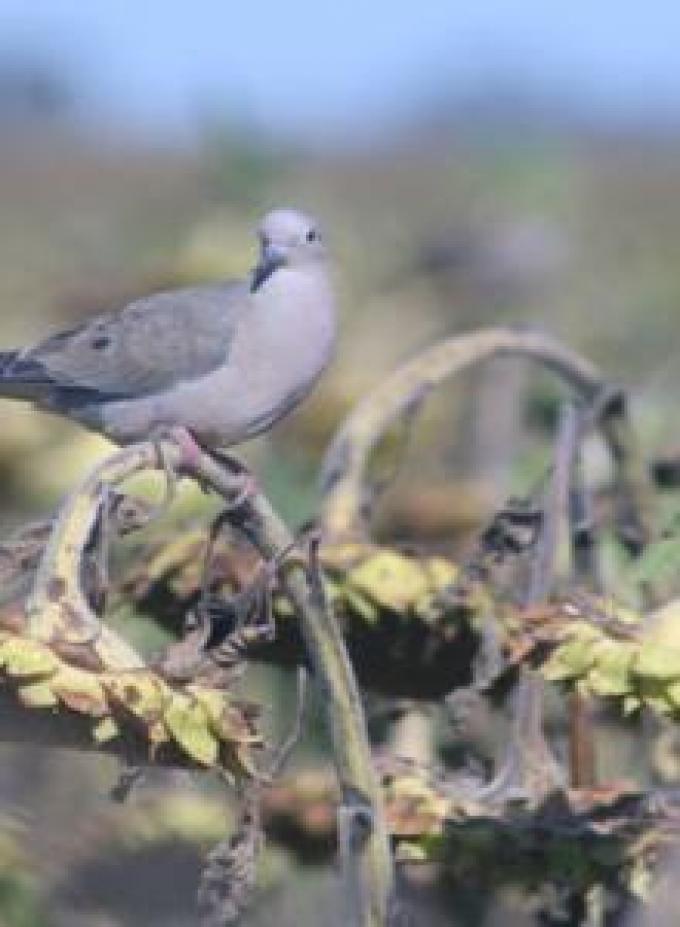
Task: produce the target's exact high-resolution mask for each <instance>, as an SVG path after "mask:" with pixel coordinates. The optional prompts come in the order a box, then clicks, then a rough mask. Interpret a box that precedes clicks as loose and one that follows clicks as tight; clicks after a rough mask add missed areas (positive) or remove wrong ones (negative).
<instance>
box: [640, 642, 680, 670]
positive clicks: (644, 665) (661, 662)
mask: <svg viewBox="0 0 680 927" xmlns="http://www.w3.org/2000/svg"><path fill="white" fill-rule="evenodd" d="M633 671H634V672H635V674H636V675H638V676H644V677H646V678H648V679H680V648H677V647H669V646H667V645H665V644H661V643H656V641H650V640H647V641H643V643H642V645H641V647H640V650H639V651H638V655H637V657H636V659H635V661H634V663H633Z"/></svg>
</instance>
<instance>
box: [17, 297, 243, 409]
mask: <svg viewBox="0 0 680 927" xmlns="http://www.w3.org/2000/svg"><path fill="white" fill-rule="evenodd" d="M247 308H248V289H247V286H246V285H245V284H240V283H232V284H223V285H221V286H206V287H192V288H187V289H182V290H172V291H168V292H165V293H156V294H154V295H152V296H148V297H145V298H143V299H139V300H136V301H135V302H133V303H130V304H129V305H128V306H126V307H125V309H123V310H122V311H121V312H118V313H114V314H110V315H103V316H98V317H95V318H93V319H91V320H90V321H88V322H85V323H84V324H83V325H81V326H79V327H78V328H75V329H72V330H71V331H67V332H62V333H60V334H57V335H54V336H53V337H51V338H48V339H47V340H46V341H43V342H41V343H39V344H38V345H36V346H35V347H33V348H29V349H27V350H25V351H22V352H19V353H18V354H16V355H15V357H14V359H13V361H12V362H11V364H9V365H8V366H7V367H6V368H5V369H4V371H3V378H4V379H7V378H9V379H10V380H13V381H14V382H20V381H24V382H26V383H30V384H32V386H33V388H34V389H36V390H37V392H39V390H40V386H41V385H44V387H45V389H46V390H50V389H52V390H54V389H55V388H56V389H57V390H59V389H63V390H65V391H83V392H84V393H85V394H87V393H91V394H92V396H91V398H93V399H96V396H97V394H99V395H100V396H101V397H102V398H104V397H107V398H132V397H135V396H142V395H148V394H149V393H155V392H162V391H164V390H166V389H170V388H172V387H173V386H175V385H177V383H179V382H181V381H184V380H192V379H195V378H197V377H201V376H203V375H205V374H207V373H209V372H210V371H212V370H214V369H216V368H217V367H219V366H221V365H222V364H224V363H225V362H226V359H227V356H228V353H229V346H230V343H231V340H232V338H233V336H234V331H235V329H236V326H237V325H238V322H239V319H240V318H241V316H242V314H243V313H244V311H246V310H247Z"/></svg>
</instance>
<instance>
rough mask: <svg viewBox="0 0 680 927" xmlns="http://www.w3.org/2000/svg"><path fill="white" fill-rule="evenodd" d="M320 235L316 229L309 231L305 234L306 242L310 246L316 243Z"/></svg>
mask: <svg viewBox="0 0 680 927" xmlns="http://www.w3.org/2000/svg"><path fill="white" fill-rule="evenodd" d="M319 238H320V235H319V233H318V231H317V230H316V229H310V230H309V231H308V232H307V241H308V242H309V243H310V244H311V243H312V242H313V241H318V240H319Z"/></svg>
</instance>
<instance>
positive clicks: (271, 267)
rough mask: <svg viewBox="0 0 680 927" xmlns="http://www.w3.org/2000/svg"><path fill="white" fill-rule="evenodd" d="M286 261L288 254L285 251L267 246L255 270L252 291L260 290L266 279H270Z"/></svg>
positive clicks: (251, 284)
mask: <svg viewBox="0 0 680 927" xmlns="http://www.w3.org/2000/svg"><path fill="white" fill-rule="evenodd" d="M285 263H286V254H285V252H284V251H281V250H280V249H278V248H273V247H271V246H270V247H268V248H265V249H264V251H263V252H262V257H261V258H260V263H259V264H258V265H257V267H256V268H255V270H254V271H253V276H252V279H251V282H250V292H251V293H254V292H255V291H256V290H258V289H259V288H260V287H261V286H262V284H263V283H264V282H265V280H268V279H269V277H271V275H272V274H273V273H274V271H275V270H278V269H279V267H283V266H284V264H285Z"/></svg>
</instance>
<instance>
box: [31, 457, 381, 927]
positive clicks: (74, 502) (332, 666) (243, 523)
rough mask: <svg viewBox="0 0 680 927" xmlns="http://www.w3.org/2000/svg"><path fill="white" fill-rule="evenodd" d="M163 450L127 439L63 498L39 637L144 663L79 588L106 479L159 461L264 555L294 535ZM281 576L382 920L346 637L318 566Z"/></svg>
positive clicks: (216, 470)
mask: <svg viewBox="0 0 680 927" xmlns="http://www.w3.org/2000/svg"><path fill="white" fill-rule="evenodd" d="M162 452H163V453H162V454H161V455H159V454H158V448H157V447H155V446H154V445H153V444H151V443H144V444H138V445H132V446H129V447H127V448H125V449H124V450H121V451H119V452H118V453H116V454H114V455H113V456H112V457H111V458H109V459H108V460H106V461H105V462H104V463H102V464H101V465H99V466H98V467H97V468H96V469H95V471H94V472H93V473H92V475H91V476H90V477H89V478H88V479H87V480H86V481H85V483H84V484H83V485H82V487H80V488H79V489H78V490H76V491H75V492H74V493H73V494H72V495H71V496H70V497H69V498H68V499H67V501H66V503H65V505H64V506H63V508H62V510H61V512H60V514H59V517H58V519H57V521H56V524H55V526H54V530H53V533H52V535H51V537H50V541H49V543H48V545H47V548H46V550H45V553H44V556H43V560H42V563H41V566H40V569H39V571H38V575H37V579H36V584H35V588H34V591H33V594H32V595H31V597H30V600H29V603H28V611H29V616H30V625H29V626H30V633H31V634H32V635H33V636H35V637H38V638H39V639H41V640H45V641H54V640H55V639H56V640H62V641H65V642H67V643H69V644H72V645H78V644H87V645H88V646H91V647H94V648H95V650H96V652H97V655H98V656H99V657H100V659H101V660H102V662H103V663H104V664H105V666H106V667H107V668H109V669H116V668H120V669H131V668H137V667H142V666H144V664H143V661H142V660H141V658H140V657H139V656H138V655H137V654H136V653H135V651H134V650H133V649H132V648H130V647H129V646H128V645H127V644H126V643H125V642H124V641H122V640H121V639H120V638H118V637H117V635H115V634H114V633H113V632H111V631H110V630H109V629H108V628H107V627H106V626H105V625H103V624H102V623H101V622H100V621H99V618H98V617H97V615H96V614H95V613H94V612H93V610H92V609H91V608H90V605H89V603H88V601H87V599H86V597H85V595H84V593H83V591H82V587H81V568H82V563H83V555H84V551H85V547H86V545H87V543H88V539H89V538H90V535H91V533H92V530H93V527H94V524H95V522H96V519H97V517H98V513H99V510H100V506H101V503H102V498H103V497H104V495H105V492H106V491H107V490H106V487H111V486H114V485H116V484H119V483H120V482H122V481H124V480H126V479H127V478H129V477H130V476H132V475H133V474H135V473H137V472H139V471H141V470H149V469H157V468H158V467H159V456H160V457H162V460H163V462H164V466H170V467H171V468H172V469H173V470H174V471H177V472H179V471H181V472H183V473H185V474H186V475H188V476H190V477H192V478H193V479H196V480H198V481H200V482H201V484H202V485H204V486H207V487H209V488H211V489H212V490H214V491H215V492H216V493H218V494H219V495H220V496H221V497H222V498H223V499H224V500H225V502H226V504H227V506H228V507H229V506H230V504H231V505H232V506H233V503H234V502H235V500H241V501H240V503H239V504H238V505H237V506H236V507H232V508H231V510H230V514H229V520H230V521H231V523H232V525H233V526H234V528H235V529H236V530H237V531H239V532H241V533H242V534H243V535H245V537H246V538H247V539H248V540H249V541H250V542H251V543H252V544H253V545H254V547H255V548H256V549H257V550H258V552H259V553H260V554H261V556H262V557H263V558H264V559H265V560H267V561H270V560H272V559H275V558H277V557H281V556H282V555H284V554H285V552H287V551H288V550H290V548H291V546H292V545H293V543H294V539H293V537H292V536H291V534H290V532H289V531H288V528H287V527H286V525H285V524H284V522H283V521H282V520H281V518H280V517H279V516H278V515H277V514H276V512H275V511H274V510H273V508H272V507H271V505H270V503H269V501H268V500H267V499H266V498H265V496H264V495H263V494H262V493H259V492H255V493H254V494H253V495H250V496H247V497H245V498H244V496H243V477H242V472H241V471H238V472H237V471H236V470H233V469H231V468H230V467H229V466H228V464H227V463H226V462H224V461H219V462H218V461H217V460H216V459H214V458H213V457H211V456H209V455H207V454H205V453H201V454H199V455H196V456H195V457H194V456H193V455H192V457H191V459H190V460H187V459H186V457H185V455H184V454H183V451H182V449H181V448H180V446H179V445H176V444H175V443H174V442H172V441H163V446H162ZM286 583H287V587H288V590H289V593H290V596H291V598H292V599H293V602H294V604H295V606H296V609H297V612H298V615H299V620H300V625H301V631H302V635H303V638H304V641H305V645H306V649H307V653H308V656H309V659H310V662H311V664H312V668H313V672H314V676H315V679H316V681H317V683H318V684H319V685H320V686H321V688H322V690H323V692H324V704H325V705H326V706H327V712H328V718H329V722H330V727H331V732H332V739H333V751H334V761H335V766H336V770H337V774H338V778H339V780H340V786H341V791H342V795H343V804H345V805H349V806H351V807H355V806H356V805H357V803H359V804H360V805H361V806H362V808H363V809H364V811H365V812H366V815H368V818H369V820H370V827H369V828H368V832H367V833H366V835H365V839H363V840H361V841H354V842H353V844H352V846H353V859H354V862H355V864H356V867H357V871H358V872H359V874H360V879H361V892H360V899H361V911H360V916H359V919H358V921H357V923H358V924H360V925H361V927H379V925H384V924H386V922H387V914H388V906H389V903H390V898H391V895H392V889H393V870H392V857H391V852H390V846H389V839H388V835H387V830H386V826H385V821H384V815H383V811H382V799H381V796H380V791H379V784H378V779H377V775H376V772H375V770H374V768H373V765H372V761H371V753H370V746H369V742H368V735H367V732H366V724H365V719H364V712H363V706H362V703H361V699H360V696H359V692H358V688H357V685H356V681H355V678H354V674H353V671H352V668H351V665H350V662H349V658H348V656H347V652H346V650H345V646H344V642H343V639H342V636H341V634H340V631H339V629H338V627H337V624H336V622H335V617H334V615H333V614H332V612H331V610H330V609H329V608H328V606H327V603H326V600H325V596H324V595H323V586H322V581H321V579H320V576H319V574H318V571H317V570H316V569H311V570H310V571H308V570H307V569H306V568H305V566H304V565H302V564H300V563H297V562H292V563H291V564H290V565H289V566H288V568H287V571H286Z"/></svg>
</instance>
